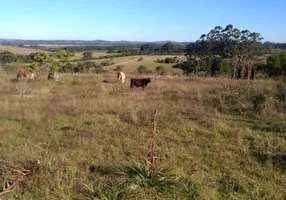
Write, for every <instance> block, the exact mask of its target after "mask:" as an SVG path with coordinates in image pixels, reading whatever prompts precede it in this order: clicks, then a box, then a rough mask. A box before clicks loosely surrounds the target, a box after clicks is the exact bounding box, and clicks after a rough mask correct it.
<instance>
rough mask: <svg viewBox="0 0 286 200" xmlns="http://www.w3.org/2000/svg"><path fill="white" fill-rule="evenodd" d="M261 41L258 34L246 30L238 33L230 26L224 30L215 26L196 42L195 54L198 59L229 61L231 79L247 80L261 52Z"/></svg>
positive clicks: (237, 30)
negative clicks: (217, 58)
mask: <svg viewBox="0 0 286 200" xmlns="http://www.w3.org/2000/svg"><path fill="white" fill-rule="evenodd" d="M262 39H263V38H262V37H261V35H260V34H259V33H256V32H250V31H248V30H242V31H240V30H239V29H237V28H234V27H233V25H231V24H230V25H227V26H226V27H225V28H224V29H223V28H222V27H221V26H216V27H215V28H214V29H212V30H211V31H210V32H209V33H208V34H203V35H202V36H201V37H200V39H199V40H198V41H197V42H196V50H195V54H196V55H198V56H199V57H200V58H206V57H209V58H211V59H214V58H215V57H216V56H219V57H221V58H224V59H229V60H230V62H231V66H232V71H233V77H238V78H240V77H243V78H248V79H249V78H250V75H251V71H252V70H253V65H254V63H255V56H257V55H260V54H261V53H262V52H263V44H262V43H261V40H262Z"/></svg>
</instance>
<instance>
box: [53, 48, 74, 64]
mask: <svg viewBox="0 0 286 200" xmlns="http://www.w3.org/2000/svg"><path fill="white" fill-rule="evenodd" d="M55 55H56V57H57V58H58V59H59V60H60V62H62V63H63V64H64V63H65V62H67V61H68V59H69V58H70V57H71V53H70V52H67V51H65V50H59V51H56V52H55Z"/></svg>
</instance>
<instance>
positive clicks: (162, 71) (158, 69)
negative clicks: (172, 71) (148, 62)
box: [155, 66, 165, 75]
mask: <svg viewBox="0 0 286 200" xmlns="http://www.w3.org/2000/svg"><path fill="white" fill-rule="evenodd" d="M155 71H156V73H157V74H158V75H164V74H165V67H164V66H158V67H156V69H155Z"/></svg>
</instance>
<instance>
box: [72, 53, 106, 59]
mask: <svg viewBox="0 0 286 200" xmlns="http://www.w3.org/2000/svg"><path fill="white" fill-rule="evenodd" d="M83 53H84V52H77V53H75V55H74V56H73V57H71V58H70V60H74V59H82V58H83ZM107 55H110V54H108V53H107V52H106V51H94V52H92V57H99V56H107Z"/></svg>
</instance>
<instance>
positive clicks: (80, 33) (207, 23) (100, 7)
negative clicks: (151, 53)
mask: <svg viewBox="0 0 286 200" xmlns="http://www.w3.org/2000/svg"><path fill="white" fill-rule="evenodd" d="M228 24H232V25H233V26H234V27H235V28H238V29H239V30H245V29H247V30H249V31H251V32H258V33H260V34H261V35H262V37H263V38H264V41H271V42H286V26H285V25H286V1H285V0H0V25H1V28H0V38H6V39H44V40H55V39H66V40H96V39H101V40H112V41H118V40H128V41H149V42H152V41H162V40H168V41H178V42H195V41H196V40H197V39H199V37H200V36H201V35H202V34H206V33H208V32H209V31H210V30H211V29H213V28H214V27H215V26H218V25H219V26H222V27H225V26H226V25H228Z"/></svg>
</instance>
